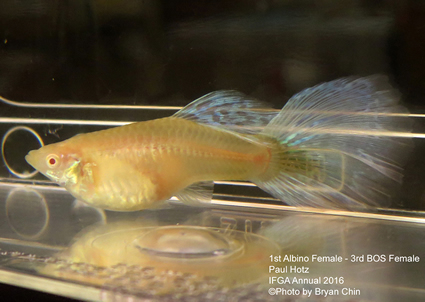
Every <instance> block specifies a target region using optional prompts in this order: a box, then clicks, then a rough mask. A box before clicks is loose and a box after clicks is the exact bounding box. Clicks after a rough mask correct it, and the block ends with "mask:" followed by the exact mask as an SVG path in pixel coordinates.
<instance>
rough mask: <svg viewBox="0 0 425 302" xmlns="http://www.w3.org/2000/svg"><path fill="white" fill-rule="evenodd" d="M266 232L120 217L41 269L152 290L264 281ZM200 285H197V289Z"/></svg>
mask: <svg viewBox="0 0 425 302" xmlns="http://www.w3.org/2000/svg"><path fill="white" fill-rule="evenodd" d="M279 252H280V248H279V247H278V245H276V244H275V243H274V242H272V241H270V240H268V239H267V238H265V237H262V236H259V235H255V234H250V235H248V236H247V234H245V233H244V232H238V231H234V232H232V233H231V234H229V233H226V232H225V230H223V229H218V228H212V227H200V226H185V225H181V226H176V225H174V226H158V225H156V226H155V223H152V224H149V223H146V222H144V223H137V222H117V223H112V224H108V225H103V226H97V227H92V228H90V230H88V231H85V232H84V233H83V234H81V235H80V236H79V238H78V239H76V240H75V242H74V243H73V244H72V245H71V246H70V247H69V248H68V249H67V250H65V251H63V252H61V253H60V254H58V255H57V256H56V258H57V259H61V262H60V265H57V264H49V265H47V266H45V267H44V268H42V270H41V271H42V273H43V274H47V275H53V276H55V277H61V278H66V279H71V280H78V281H82V282H88V283H92V284H97V285H102V286H105V284H110V285H111V286H121V285H123V282H124V283H125V285H126V286H127V287H128V289H129V291H132V290H133V291H134V290H137V289H138V290H140V289H143V290H146V291H151V294H155V295H162V294H168V293H174V294H175V293H185V294H189V292H188V291H191V292H190V293H191V294H194V293H195V292H204V291H211V290H216V289H218V288H232V287H234V286H240V285H243V284H248V283H256V282H259V281H262V282H263V281H264V279H265V278H266V274H267V270H265V268H266V267H267V265H268V263H269V261H270V258H269V256H270V254H271V253H272V254H275V253H279ZM195 288H196V290H195Z"/></svg>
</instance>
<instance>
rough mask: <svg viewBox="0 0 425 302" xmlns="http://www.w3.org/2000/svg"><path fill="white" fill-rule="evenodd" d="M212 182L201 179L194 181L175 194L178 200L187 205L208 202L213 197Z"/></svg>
mask: <svg viewBox="0 0 425 302" xmlns="http://www.w3.org/2000/svg"><path fill="white" fill-rule="evenodd" d="M213 191H214V182H213V181H203V182H197V183H194V184H192V185H190V186H188V187H186V188H184V189H183V190H181V191H180V192H178V193H177V194H175V196H176V197H177V199H178V200H180V201H181V202H183V203H185V204H189V205H199V204H202V203H210V202H211V200H212V198H213Z"/></svg>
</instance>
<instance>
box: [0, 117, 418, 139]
mask: <svg viewBox="0 0 425 302" xmlns="http://www.w3.org/2000/svg"><path fill="white" fill-rule="evenodd" d="M0 123H15V124H17V123H24V124H60V125H94V126H123V125H127V124H131V123H134V122H125V121H96V120H93V121H90V120H68V119H32V118H13V117H11V118H3V117H2V118H0ZM288 130H290V131H291V132H292V131H302V132H305V133H312V134H315V133H317V134H323V133H326V134H344V135H353V136H364V135H372V136H390V137H407V138H425V133H410V132H397V131H367V130H362V131H359V130H354V129H337V128H328V129H309V128H291V129H288Z"/></svg>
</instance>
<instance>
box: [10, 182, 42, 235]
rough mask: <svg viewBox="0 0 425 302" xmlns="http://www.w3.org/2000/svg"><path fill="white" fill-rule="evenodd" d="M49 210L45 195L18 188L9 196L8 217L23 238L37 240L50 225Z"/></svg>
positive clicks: (11, 224) (12, 226)
mask: <svg viewBox="0 0 425 302" xmlns="http://www.w3.org/2000/svg"><path fill="white" fill-rule="evenodd" d="M49 216H50V214H49V209H48V207H47V203H46V199H45V198H44V196H43V195H41V194H40V193H38V192H37V191H35V190H33V189H30V188H16V189H14V190H12V191H10V193H9V194H8V196H7V199H6V217H7V220H8V222H9V225H10V226H11V228H12V229H13V230H14V231H15V232H16V233H17V234H18V235H19V236H21V237H23V238H26V239H37V238H38V237H40V236H41V235H42V234H43V233H44V232H45V230H46V228H47V226H48V224H49Z"/></svg>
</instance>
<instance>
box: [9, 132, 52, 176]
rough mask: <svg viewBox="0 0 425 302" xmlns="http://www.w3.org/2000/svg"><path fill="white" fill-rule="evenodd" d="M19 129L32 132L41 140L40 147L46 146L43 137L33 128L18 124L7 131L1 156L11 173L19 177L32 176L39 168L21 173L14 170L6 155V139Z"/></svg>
mask: <svg viewBox="0 0 425 302" xmlns="http://www.w3.org/2000/svg"><path fill="white" fill-rule="evenodd" d="M19 130H21V131H26V132H29V133H31V134H32V135H33V136H34V137H35V138H36V139H37V141H38V142H39V144H40V147H43V146H44V142H43V139H42V138H41V137H40V135H38V133H37V132H35V131H34V130H33V129H31V128H29V127H26V126H17V127H13V128H11V129H9V130H8V131H7V132H6V134H5V135H4V136H3V139H2V141H1V156H2V158H3V161H4V164H5V165H6V168H7V169H8V170H9V172H10V173H12V174H13V175H15V176H16V177H19V178H31V177H33V176H34V175H36V174H37V173H38V171H37V170H34V171H33V172H31V173H19V172H18V171H16V170H14V169H13V168H12V167H11V166H10V165H9V163H8V162H7V160H6V156H5V145H6V141H7V139H8V138H9V137H10V135H11V134H12V133H14V132H16V131H19ZM28 151H30V150H28Z"/></svg>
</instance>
